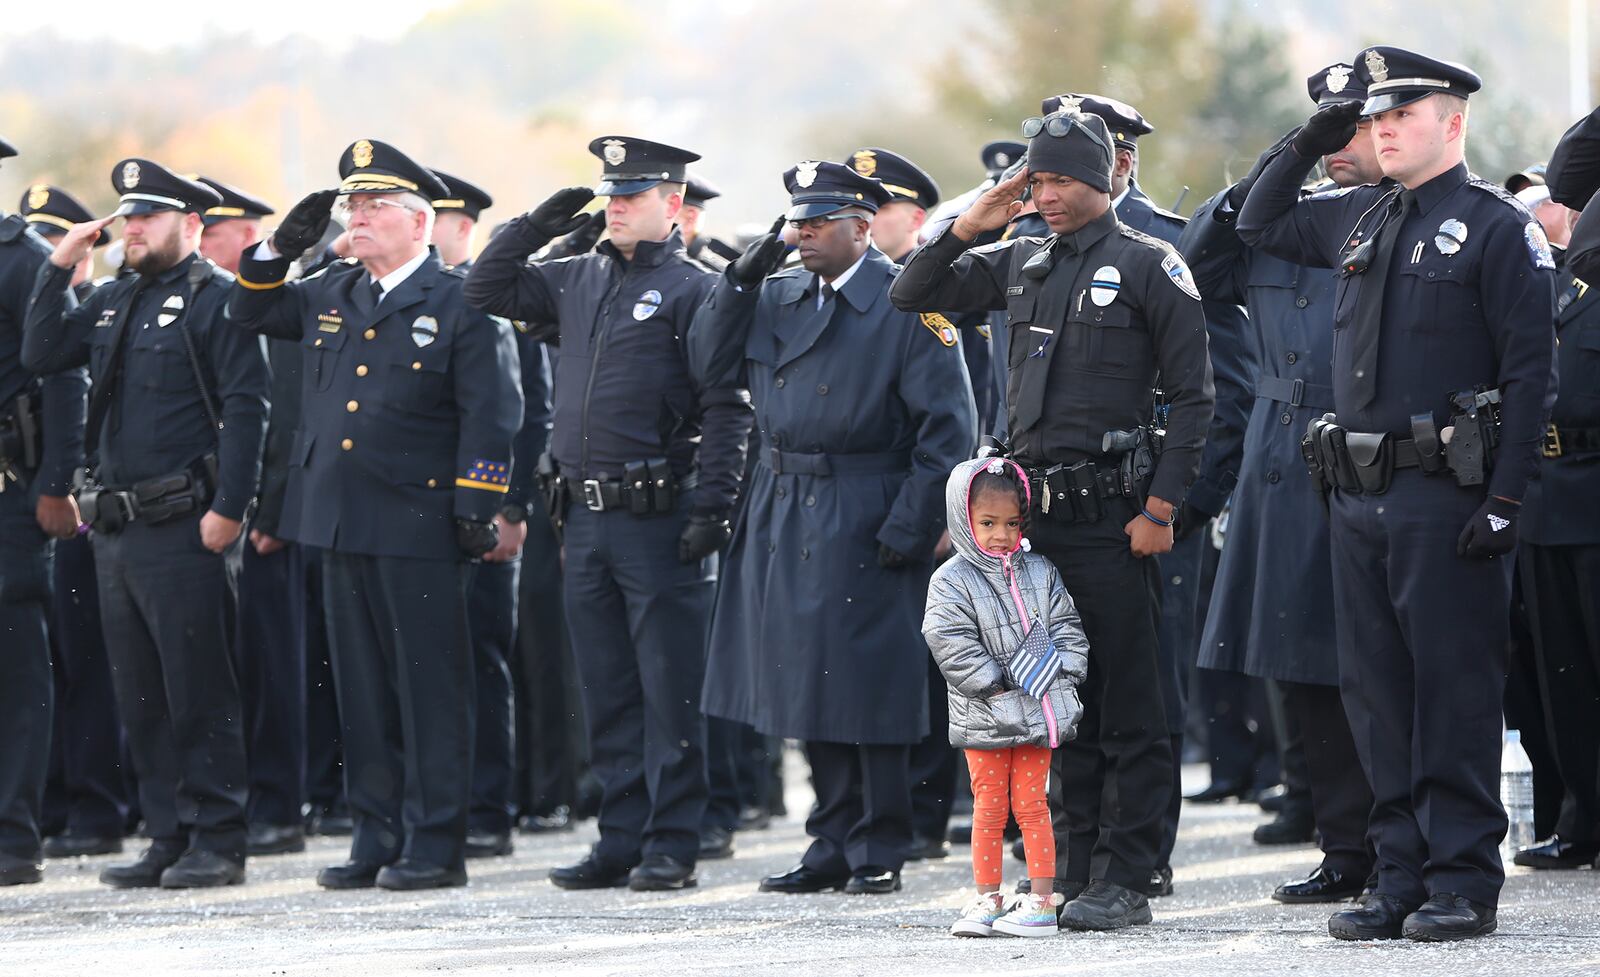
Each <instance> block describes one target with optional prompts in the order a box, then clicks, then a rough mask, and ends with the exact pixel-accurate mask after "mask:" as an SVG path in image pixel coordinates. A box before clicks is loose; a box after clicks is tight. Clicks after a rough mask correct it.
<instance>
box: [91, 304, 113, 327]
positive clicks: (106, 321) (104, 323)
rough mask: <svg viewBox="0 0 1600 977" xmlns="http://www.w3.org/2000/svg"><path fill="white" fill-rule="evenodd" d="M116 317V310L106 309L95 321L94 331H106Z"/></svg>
mask: <svg viewBox="0 0 1600 977" xmlns="http://www.w3.org/2000/svg"><path fill="white" fill-rule="evenodd" d="M116 317H117V310H116V309H107V310H105V311H104V312H102V313H100V318H98V319H96V320H95V323H94V327H95V328H96V329H108V328H110V326H111V322H112V320H114V319H115V318H116Z"/></svg>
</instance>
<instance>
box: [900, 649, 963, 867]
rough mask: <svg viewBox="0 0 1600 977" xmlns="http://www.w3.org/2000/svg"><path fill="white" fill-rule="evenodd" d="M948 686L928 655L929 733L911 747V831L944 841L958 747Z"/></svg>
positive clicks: (952, 802) (936, 663)
mask: <svg viewBox="0 0 1600 977" xmlns="http://www.w3.org/2000/svg"><path fill="white" fill-rule="evenodd" d="M949 693H950V690H949V686H948V684H947V683H946V682H945V680H944V673H943V672H941V671H939V664H938V662H935V661H934V660H933V656H932V655H929V656H928V735H927V736H925V737H923V738H922V741H921V742H919V743H917V744H915V745H914V746H912V747H911V832H912V834H914V835H915V836H917V837H919V838H931V839H933V840H934V841H943V840H944V835H945V831H947V830H948V829H949V827H950V809H951V807H952V805H954V804H955V797H956V777H957V775H958V774H959V773H960V768H959V767H958V766H957V765H956V750H955V748H954V747H952V746H951V745H950V699H949Z"/></svg>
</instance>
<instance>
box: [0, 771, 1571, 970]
mask: <svg viewBox="0 0 1600 977" xmlns="http://www.w3.org/2000/svg"><path fill="white" fill-rule="evenodd" d="M1194 773H1198V771H1195V772H1194ZM1201 776H1202V777H1203V774H1202V775H1201ZM795 779H796V780H801V778H795ZM1187 779H1189V778H1188V777H1186V780H1187ZM789 800H790V809H791V810H793V811H804V810H805V809H806V804H807V803H808V796H807V794H806V792H805V788H804V787H803V786H802V787H798V788H796V789H795V790H793V791H791V796H790V799H789ZM1261 820H1262V815H1261V813H1260V812H1259V810H1257V809H1256V808H1255V807H1254V806H1244V805H1239V804H1226V805H1222V806H1217V807H1195V806H1189V807H1188V808H1186V809H1185V811H1184V822H1183V830H1182V833H1181V834H1180V836H1179V841H1178V850H1177V854H1176V857H1175V858H1174V862H1175V863H1176V865H1177V878H1176V893H1175V894H1174V895H1173V896H1172V897H1170V898H1166V899H1160V900H1155V916H1156V919H1155V923H1154V924H1153V925H1151V926H1148V927H1139V928H1137V929H1135V930H1131V931H1125V932H1123V933H1117V934H1089V935H1083V934H1067V933H1063V934H1061V935H1060V936H1058V937H1056V938H1052V939H1046V940H1036V941H1024V940H1014V939H1003V938H996V939H991V940H956V939H952V938H950V937H949V936H948V935H946V928H947V927H948V925H949V923H950V921H951V920H952V919H953V918H954V915H955V913H956V912H957V911H958V910H959V908H960V906H961V905H962V904H963V902H964V901H965V900H966V899H967V898H968V897H970V895H971V876H970V874H969V868H968V863H967V859H966V853H967V849H965V848H957V849H955V851H954V852H953V854H952V857H950V858H948V859H944V860H941V861H935V862H929V863H917V864H914V865H912V866H909V867H908V868H907V870H906V872H905V891H904V892H901V893H899V894H896V895H893V896H883V897H850V896H844V895H838V894H826V895H817V896H775V895H764V894H761V893H758V892H757V891H756V881H757V880H758V879H759V878H760V877H761V876H762V875H764V874H767V873H770V872H775V871H781V870H783V869H785V868H787V867H789V865H791V864H792V863H793V862H794V861H795V860H796V856H797V855H798V854H799V852H800V851H801V848H802V845H803V840H804V832H803V830H802V827H801V823H800V820H799V819H796V818H791V819H789V820H786V821H783V822H781V823H775V824H774V825H773V827H772V828H771V829H769V830H767V831H762V832H755V833H748V834H741V835H739V837H738V852H737V855H736V857H734V858H733V859H732V860H728V861H720V862H711V863H707V864H705V865H703V866H702V867H701V870H700V885H699V887H698V888H695V889H689V890H686V891H684V892H682V893H671V894H634V893H629V892H627V891H626V890H620V891H619V890H609V891H601V892H563V891H562V890H559V889H556V888H554V887H553V886H551V885H550V884H549V882H548V881H546V879H545V874H546V872H547V871H548V870H549V869H550V868H551V867H552V866H554V865H559V864H562V863H565V862H567V861H569V860H574V859H576V858H577V857H578V856H579V855H581V854H582V852H583V851H584V850H585V848H586V846H587V845H588V844H589V843H590V842H591V841H592V840H593V837H594V827H593V823H592V822H590V823H587V824H585V825H583V826H582V827H580V828H579V829H578V830H577V831H574V832H571V833H568V834H564V835H557V836H554V837H550V838H537V839H536V838H530V837H528V836H522V837H519V838H518V839H517V852H516V854H515V855H513V856H511V857H509V858H502V859H493V860H489V861H480V862H473V863H472V864H471V865H470V869H469V870H470V872H471V874H472V884H471V885H470V886H469V887H467V888H466V889H455V890H446V891H443V892H439V893H423V894H401V893H395V894H391V893H387V892H382V891H378V890H372V891H361V892H337V893H335V892H324V891H323V890H321V889H318V888H317V886H316V884H315V883H314V882H313V881H312V876H313V875H314V873H315V871H316V869H317V868H318V867H319V866H321V865H324V864H328V863H331V862H336V861H340V860H342V857H343V854H344V846H343V845H342V844H340V843H339V842H338V841H337V840H335V839H314V840H313V841H312V843H311V845H310V848H309V849H308V851H307V852H306V853H305V854H303V855H287V856H278V857H273V858H259V859H255V860H252V862H251V863H250V868H249V872H250V876H249V881H248V882H247V883H246V884H245V885H242V886H238V887H234V888H230V889H226V890H223V891H208V892H203V893H193V894H191V893H181V892H163V891H158V890H141V891H131V892H129V891H116V890H112V889H108V888H106V887H105V886H102V885H100V884H99V883H98V882H97V881H96V875H97V874H98V873H99V871H100V869H101V868H102V867H103V866H104V865H106V864H108V863H110V862H114V861H117V860H119V859H118V857H116V856H111V857H103V858H89V859H81V860H77V861H68V862H51V863H50V864H49V865H48V866H47V868H46V877H45V881H44V883H43V884H41V885H34V886H21V887H17V888H11V889H0V975H5V977H11V975H23V974H72V975H84V977H87V975H99V974H105V973H113V974H120V975H143V974H148V975H152V977H155V975H161V977H166V975H187V974H251V975H257V974H259V975H275V974H284V975H301V974H371V975H401V974H437V973H457V972H462V973H465V972H471V973H484V974H489V973H506V974H529V973H548V974H563V975H566V974H573V975H610V974H617V975H627V977H636V975H638V974H640V973H644V974H653V973H661V972H668V973H678V974H727V975H746V974H751V973H758V972H766V973H771V972H782V973H783V974H784V975H785V977H799V975H806V974H822V975H827V977H845V975H855V974H881V973H885V972H894V971H898V972H903V973H911V974H915V975H917V977H933V975H943V974H951V975H956V974H960V975H973V974H1006V975H1019V977H1020V975H1027V974H1141V975H1144V974H1152V975H1153V974H1183V975H1209V974H1226V975H1229V977H1238V975H1240V974H1252V975H1253V974H1305V975H1307V977H1313V975H1314V977H1339V975H1364V974H1374V975H1378V974H1383V975H1387V974H1398V973H1402V972H1403V973H1404V974H1405V975H1406V977H1423V975H1430V974H1440V975H1446V974H1448V975H1451V977H1456V975H1463V974H1481V975H1485V977H1487V975H1493V977H1512V975H1520V974H1537V975H1540V977H1552V975H1558V974H1597V973H1600V913H1597V912H1596V909H1597V907H1600V900H1597V899H1596V890H1597V889H1600V873H1597V872H1594V871H1592V870H1584V871H1578V872H1560V873H1533V872H1530V871H1528V870H1526V869H1513V870H1512V873H1511V876H1510V878H1509V879H1508V880H1507V885H1506V890H1505V893H1504V895H1503V896H1502V899H1501V915H1500V931H1499V933H1498V934H1497V935H1495V936H1492V937H1489V938H1486V939H1479V940H1475V941H1471V942H1470V943H1467V944H1460V945H1454V946H1421V945H1413V944H1409V943H1403V942H1402V943H1375V944H1350V943H1340V942H1337V941H1334V940H1332V939H1330V938H1329V937H1328V935H1327V928H1326V920H1327V916H1328V913H1329V911H1330V910H1329V908H1328V907H1322V906H1301V907H1291V906H1281V905H1279V904H1277V903H1275V902H1272V901H1271V900H1270V899H1268V898H1267V895H1268V893H1270V892H1271V890H1272V887H1273V886H1274V885H1275V884H1277V883H1278V882H1282V881H1284V880H1286V879H1289V878H1291V877H1298V876H1299V875H1301V874H1303V873H1304V872H1307V871H1309V870H1310V869H1311V868H1313V867H1314V866H1315V864H1316V861H1317V857H1316V853H1315V851H1314V850H1312V849H1310V848H1275V849H1268V848H1262V847H1259V846H1256V845H1253V844H1252V843H1251V841H1250V831H1251V829H1252V828H1253V827H1254V826H1255V825H1256V824H1258V823H1260V821H1261ZM1021 869H1022V865H1021V863H1020V862H1014V861H1013V862H1010V863H1009V864H1008V867H1007V873H1008V875H1007V878H1008V882H1009V880H1010V879H1011V877H1012V876H1014V875H1018V874H1020V872H1021Z"/></svg>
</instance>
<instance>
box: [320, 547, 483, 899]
mask: <svg viewBox="0 0 1600 977" xmlns="http://www.w3.org/2000/svg"><path fill="white" fill-rule="evenodd" d="M322 561H323V562H322V571H323V604H324V606H325V607H326V608H327V613H328V638H329V640H330V642H331V643H332V646H333V647H332V650H333V678H334V688H335V690H336V691H337V693H338V697H339V718H340V719H341V720H342V722H343V729H344V762H345V794H346V796H347V797H348V798H349V803H350V816H351V818H352V819H353V820H354V821H355V836H354V838H353V839H352V841H351V845H350V858H351V859H352V860H353V861H357V862H365V863H368V864H375V865H384V864H389V863H391V862H394V861H396V860H397V859H401V858H405V859H411V860H416V861H419V862H425V863H427V864H430V865H438V866H443V867H445V868H459V867H461V866H462V865H463V864H464V861H463V859H464V854H463V851H464V847H465V843H466V835H467V806H468V797H469V791H470V787H471V779H472V737H473V730H474V728H475V727H474V713H475V708H474V706H475V703H476V696H475V695H474V689H473V683H472V644H471V639H470V638H469V637H468V634H467V597H466V579H467V572H468V568H467V565H466V564H464V563H459V562H457V561H455V560H433V559H416V558H410V557H400V556H364V555H361V554H355V553H340V552H338V551H336V550H328V551H326V552H324V553H323V556H322Z"/></svg>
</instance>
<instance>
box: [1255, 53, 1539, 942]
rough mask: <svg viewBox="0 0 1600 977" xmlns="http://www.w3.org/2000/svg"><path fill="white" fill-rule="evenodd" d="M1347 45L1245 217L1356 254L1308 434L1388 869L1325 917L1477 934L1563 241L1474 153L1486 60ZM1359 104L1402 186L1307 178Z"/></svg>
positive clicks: (1489, 916) (1288, 237)
mask: <svg viewBox="0 0 1600 977" xmlns="http://www.w3.org/2000/svg"><path fill="white" fill-rule="evenodd" d="M1354 64H1355V67H1356V70H1357V72H1358V73H1359V77H1360V79H1361V81H1362V82H1363V83H1364V84H1365V87H1366V89H1367V96H1368V97H1367V100H1366V102H1365V104H1363V105H1356V104H1355V103H1354V102H1340V103H1336V104H1332V105H1328V106H1325V107H1323V108H1320V109H1318V110H1317V112H1316V114H1315V115H1313V116H1312V117H1311V119H1310V121H1308V122H1307V123H1306V124H1305V126H1304V127H1302V128H1301V129H1300V131H1299V132H1298V133H1297V134H1295V135H1294V137H1293V138H1292V139H1290V140H1289V144H1288V147H1287V148H1286V149H1284V150H1283V151H1282V152H1280V153H1279V154H1278V155H1277V156H1276V158H1274V159H1273V160H1272V161H1271V162H1270V163H1268V164H1267V165H1266V167H1265V168H1264V169H1263V170H1262V174H1261V177H1260V179H1259V180H1258V181H1257V182H1256V184H1255V186H1254V187H1253V188H1252V189H1251V191H1250V195H1249V197H1248V198H1247V199H1246V201H1245V204H1244V208H1243V210H1242V211H1241V212H1240V214H1239V220H1238V224H1237V227H1238V232H1239V236H1240V237H1241V238H1242V239H1243V240H1244V242H1245V243H1246V244H1247V245H1250V246H1253V247H1259V248H1263V249H1265V250H1267V251H1268V252H1270V253H1272V254H1276V255H1278V256H1279V257H1283V258H1285V259H1287V260H1290V261H1295V262H1297V263H1300V264H1314V265H1321V266H1334V265H1337V266H1338V267H1339V269H1340V276H1341V278H1340V284H1339V287H1338V290H1337V293H1336V295H1335V305H1334V350H1333V356H1334V359H1333V377H1334V382H1333V406H1334V409H1335V412H1336V414H1337V420H1336V422H1335V423H1334V424H1333V425H1332V429H1331V430H1325V429H1324V428H1322V427H1320V426H1319V427H1317V428H1316V429H1315V431H1314V432H1313V433H1314V435H1315V438H1314V444H1315V445H1316V447H1317V449H1318V450H1317V451H1316V458H1317V461H1318V463H1319V464H1320V465H1321V466H1323V467H1325V468H1328V469H1330V470H1331V472H1332V474H1333V477H1334V481H1335V484H1336V488H1335V489H1334V490H1333V491H1332V493H1331V496H1330V502H1331V509H1330V516H1331V519H1332V552H1333V587H1334V590H1333V596H1334V611H1335V624H1336V631H1337V640H1338V643H1339V680H1340V688H1341V691H1342V693H1343V698H1344V705H1345V710H1346V712H1347V713H1348V714H1349V716H1350V727H1351V729H1352V731H1354V733H1355V743H1356V750H1357V752H1358V753H1359V754H1360V756H1361V762H1362V765H1363V767H1364V768H1365V770H1366V772H1367V777H1368V780H1369V782H1370V783H1371V785H1372V791H1373V796H1374V799H1375V800H1374V807H1373V812H1372V821H1371V832H1372V838H1373V842H1374V845H1375V847H1376V850H1377V859H1378V883H1377V890H1376V892H1375V893H1374V894H1373V895H1371V896H1368V897H1365V898H1364V900H1363V903H1362V905H1361V906H1359V907H1358V908H1355V909H1349V910H1345V911H1343V912H1340V913H1336V914H1335V915H1334V916H1333V917H1332V919H1330V920H1329V924H1328V928H1329V932H1330V933H1332V934H1333V935H1334V936H1335V937H1338V938H1340V939H1362V940H1365V939H1394V938H1398V937H1401V936H1405V937H1408V938H1411V939H1415V940H1428V941H1431V940H1455V939H1464V938H1468V937H1472V936H1478V935H1481V934H1484V933H1489V932H1493V930H1494V929H1495V925H1496V921H1495V905H1496V901H1497V899H1498V897H1499V892H1500V886H1501V884H1502V881H1503V879H1504V872H1503V869H1502V867H1501V864H1500V856H1499V853H1498V851H1497V850H1496V845H1497V844H1498V842H1499V840H1500V838H1501V837H1503V836H1504V834H1505V830H1506V816H1505V812H1504V811H1503V810H1502V809H1501V807H1500V803H1499V798H1498V797H1497V796H1496V793H1495V788H1496V783H1497V778H1498V774H1499V756H1500V747H1499V744H1500V728H1501V727H1500V723H1501V714H1500V706H1501V701H1502V696H1503V692H1504V685H1505V673H1506V647H1507V644H1508V640H1509V638H1508V627H1509V623H1508V622H1509V620H1510V601H1511V572H1512V564H1511V560H1510V559H1509V558H1510V556H1511V554H1512V553H1513V552H1514V551H1515V548H1516V543H1517V523H1518V518H1519V515H1520V512H1519V510H1520V509H1521V500H1522V495H1523V491H1524V488H1525V487H1526V485H1527V482H1528V479H1529V477H1530V476H1531V475H1532V474H1533V471H1534V468H1535V465H1536V454H1537V450H1538V446H1539V442H1540V437H1541V435H1542V433H1543V430H1544V420H1545V417H1546V415H1547V412H1548V408H1549V398H1551V397H1553V396H1554V391H1553V390H1552V389H1551V388H1552V385H1551V382H1550V379H1551V378H1550V373H1551V356H1552V347H1553V346H1554V343H1553V341H1552V340H1553V338H1554V337H1553V330H1552V323H1553V321H1554V309H1553V300H1552V274H1551V273H1552V269H1553V267H1554V262H1553V260H1552V259H1551V255H1550V249H1549V247H1548V246H1547V244H1546V243H1545V239H1544V232H1543V230H1542V229H1541V228H1540V227H1539V224H1538V222H1537V221H1535V220H1534V219H1533V218H1532V216H1531V215H1530V214H1529V213H1528V212H1527V210H1526V209H1524V208H1523V207H1522V206H1521V205H1520V204H1518V203H1516V202H1515V200H1513V199H1512V198H1511V197H1510V195H1509V194H1508V193H1506V191H1505V190H1504V188H1502V187H1501V186H1500V185H1499V184H1495V183H1490V182H1488V181H1484V180H1477V179H1474V178H1473V177H1471V176H1470V174H1469V173H1468V172H1467V167H1466V164H1465V163H1464V162H1463V160H1462V157H1463V149H1464V145H1465V141H1466V134H1467V132H1466V129H1467V106H1466V98H1467V96H1468V95H1470V94H1471V93H1472V92H1475V91H1477V90H1478V88H1479V86H1480V84H1481V82H1480V81H1479V79H1478V76H1477V75H1475V74H1473V73H1472V72H1471V71H1470V70H1469V69H1467V68H1465V67H1463V66H1461V65H1459V64H1454V63H1450V62H1443V61H1436V60H1434V59H1432V58H1428V57H1425V56H1423V55H1420V54H1415V53H1413V52H1410V51H1405V50H1401V49H1399V48H1394V47H1372V48H1367V49H1365V50H1364V51H1362V52H1361V53H1360V55H1358V56H1357V57H1356V58H1355V59H1354ZM1363 116H1364V117H1367V118H1370V119H1371V120H1372V130H1371V131H1372V137H1373V139H1374V140H1375V144H1376V145H1377V147H1378V160H1379V163H1380V165H1381V166H1382V168H1383V171H1384V174H1385V175H1387V176H1388V177H1390V178H1391V179H1393V180H1395V181H1396V182H1397V184H1398V185H1390V186H1375V187H1358V188H1354V189H1351V188H1341V189H1339V190H1334V191H1330V192H1328V193H1323V194H1313V195H1312V196H1310V197H1306V198H1304V199H1300V185H1301V182H1302V181H1303V179H1304V178H1305V176H1306V174H1307V173H1308V172H1309V171H1310V170H1311V168H1312V167H1313V166H1314V165H1315V164H1316V161H1317V159H1318V158H1319V157H1321V156H1324V155H1327V154H1329V153H1334V152H1337V151H1338V150H1339V149H1340V147H1342V146H1344V145H1346V144H1347V143H1348V142H1349V141H1350V139H1351V137H1352V136H1353V135H1354V133H1355V131H1356V126H1357V119H1358V118H1359V117H1363ZM1496 413H1497V414H1498V425H1497V426H1498V432H1497V434H1496V431H1495V427H1496V425H1495V423H1494V415H1495V414H1496ZM1446 427H1449V428H1451V429H1452V430H1451V432H1450V434H1449V436H1448V437H1446V436H1444V435H1442V434H1441V433H1440V429H1443V428H1446ZM1496 437H1497V440H1498V445H1499V447H1498V450H1497V451H1493V452H1491V451H1490V449H1491V447H1492V446H1493V445H1494V443H1495V439H1496ZM1441 445H1443V446H1445V447H1444V448H1443V450H1441ZM1475 449H1481V453H1480V452H1477V451H1476V450H1475ZM1485 455H1487V457H1485ZM1491 463H1492V469H1491V468H1490V464H1491Z"/></svg>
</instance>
